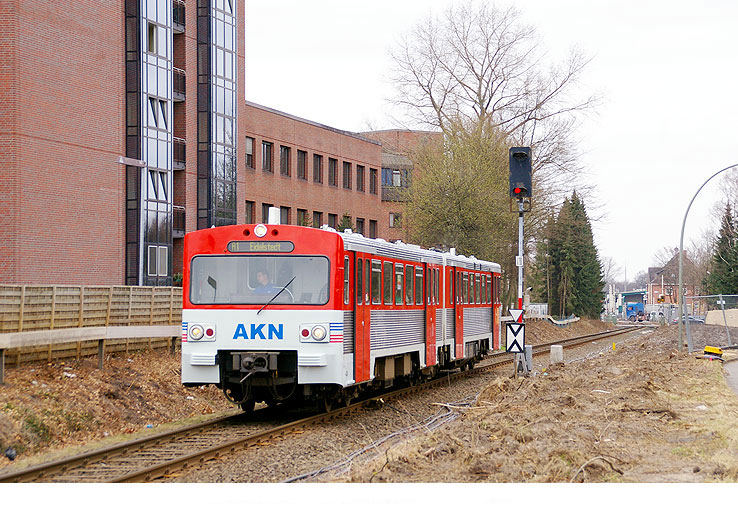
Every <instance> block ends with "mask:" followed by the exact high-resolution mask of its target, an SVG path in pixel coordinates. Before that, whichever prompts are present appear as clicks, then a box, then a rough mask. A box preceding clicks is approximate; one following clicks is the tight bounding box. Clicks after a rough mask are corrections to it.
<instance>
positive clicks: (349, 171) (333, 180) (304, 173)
mask: <svg viewBox="0 0 738 509" xmlns="http://www.w3.org/2000/svg"><path fill="white" fill-rule="evenodd" d="M255 143H256V140H255V139H254V138H251V137H248V136H247V137H246V167H247V168H250V169H256V166H255V164H256V163H255ZM323 159H324V158H323V156H322V155H321V154H313V157H312V161H313V167H312V170H313V174H312V178H313V182H315V183H316V184H323V182H324V179H323ZM353 166H354V165H353V164H352V163H350V162H348V161H343V166H342V169H343V172H342V175H341V176H342V181H341V184H342V187H343V188H344V189H349V190H351V189H354V188H355V189H356V190H357V191H359V192H360V193H363V192H365V191H366V187H365V185H366V166H364V165H361V164H357V165H356V174H355V175H356V182H355V186H354V182H353V178H354V171H353ZM261 169H262V170H263V171H265V172H267V173H274V144H273V143H272V142H270V141H265V140H263V141H262V142H261ZM279 173H280V175H283V176H285V177H291V176H292V147H288V146H286V145H280V146H279ZM378 175H379V172H378V170H377V169H376V168H370V169H369V192H370V193H371V194H377V179H378ZM297 178H298V179H300V180H308V153H307V152H306V151H304V150H297ZM328 185H329V186H333V187H338V159H334V158H333V157H329V158H328Z"/></svg>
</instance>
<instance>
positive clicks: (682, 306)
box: [677, 164, 738, 353]
mask: <svg viewBox="0 0 738 509" xmlns="http://www.w3.org/2000/svg"><path fill="white" fill-rule="evenodd" d="M736 167H738V164H731V165H730V166H727V167H725V168H723V169H722V170H720V171H717V172H715V173H714V174H713V175H712V176H711V177H710V178H709V179H707V180H705V182H704V183H703V184H702V185H701V186H700V188H699V189H697V192H696V193H694V196H693V197H692V200H691V201H690V202H689V205H688V206H687V211H686V212H685V213H684V219H683V220H682V234H681V236H680V237H679V343H678V344H677V349H678V350H679V351H680V352H681V351H682V342H683V340H682V338H683V335H682V317H684V320H685V322H686V321H687V317H688V316H689V315H688V314H687V302H686V301H687V299H686V298H684V279H683V277H682V267H683V265H682V253H683V252H684V226H685V225H686V224H687V214H689V209H690V208H692V203H694V199H695V198H697V195H698V194H699V193H700V191H702V188H703V187H705V185H707V183H708V182H710V181H711V180H712V179H713V178H715V177H716V176H717V175H719V174H721V173H722V172H724V171H727V170H730V169H732V168H736ZM687 327H689V325H687ZM687 348H688V351H689V353H692V351H693V347H692V337H691V335H690V334H689V332H688V333H687Z"/></svg>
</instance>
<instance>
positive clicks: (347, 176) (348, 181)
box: [343, 161, 351, 189]
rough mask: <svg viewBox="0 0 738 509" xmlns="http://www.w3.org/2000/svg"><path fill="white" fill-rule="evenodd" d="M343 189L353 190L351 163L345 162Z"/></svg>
mask: <svg viewBox="0 0 738 509" xmlns="http://www.w3.org/2000/svg"><path fill="white" fill-rule="evenodd" d="M343 188H344V189H351V163H347V162H346V161H344V162H343Z"/></svg>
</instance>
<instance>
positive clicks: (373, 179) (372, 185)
mask: <svg viewBox="0 0 738 509" xmlns="http://www.w3.org/2000/svg"><path fill="white" fill-rule="evenodd" d="M369 192H370V193H371V194H377V169H376V168H370V169H369Z"/></svg>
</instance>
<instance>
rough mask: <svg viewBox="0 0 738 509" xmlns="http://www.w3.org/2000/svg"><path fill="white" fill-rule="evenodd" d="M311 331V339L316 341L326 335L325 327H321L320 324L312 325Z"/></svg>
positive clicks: (321, 339)
mask: <svg viewBox="0 0 738 509" xmlns="http://www.w3.org/2000/svg"><path fill="white" fill-rule="evenodd" d="M311 333H312V335H313V339H315V340H316V341H323V340H324V339H325V338H326V336H327V335H328V334H327V333H326V330H325V327H323V326H322V325H316V326H315V327H313V330H312V331H311Z"/></svg>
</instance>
